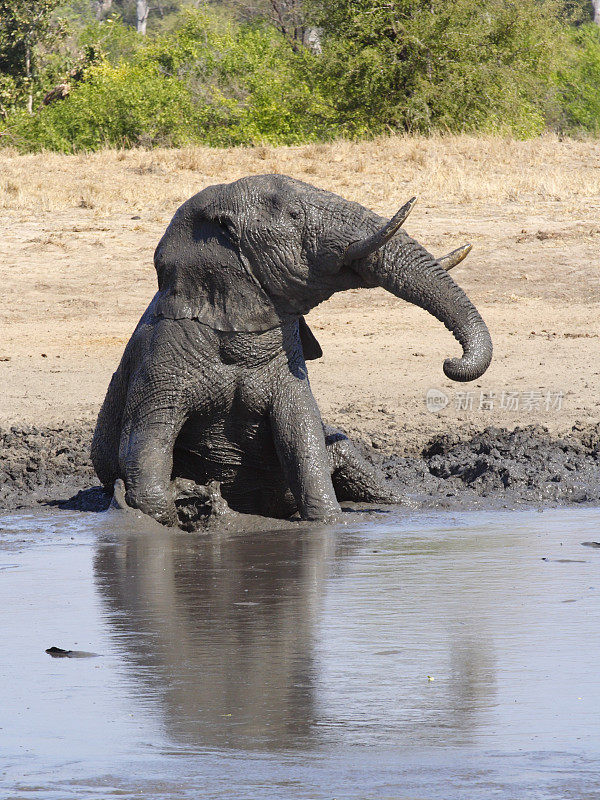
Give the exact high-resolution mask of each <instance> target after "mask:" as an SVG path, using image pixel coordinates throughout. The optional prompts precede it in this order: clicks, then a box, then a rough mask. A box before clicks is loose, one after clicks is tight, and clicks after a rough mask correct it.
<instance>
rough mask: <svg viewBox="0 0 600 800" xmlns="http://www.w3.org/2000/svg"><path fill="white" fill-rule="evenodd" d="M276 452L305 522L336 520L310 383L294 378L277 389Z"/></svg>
mask: <svg viewBox="0 0 600 800" xmlns="http://www.w3.org/2000/svg"><path fill="white" fill-rule="evenodd" d="M271 428H272V432H273V439H274V442H275V449H276V451H277V455H278V458H279V461H280V463H281V466H282V468H283V472H284V475H285V477H286V479H287V482H288V484H289V487H290V489H291V492H292V494H293V495H294V499H295V500H296V504H297V506H298V511H299V513H300V516H301V517H302V519H318V520H327V519H332V518H334V517H336V516H337V514H339V512H340V507H339V504H338V502H337V499H336V496H335V491H334V489H333V483H332V481H331V468H330V464H329V457H328V455H327V448H326V446H325V435H324V432H323V423H322V421H321V416H320V414H319V409H318V407H317V404H316V402H315V399H314V397H313V395H312V392H311V390H310V386H309V385H308V381H306V380H300V379H297V378H294V377H292V376H290V377H289V379H288V380H284V381H282V383H281V384H280V385H279V386H278V387H277V388H276V390H275V396H274V398H273V404H272V409H271Z"/></svg>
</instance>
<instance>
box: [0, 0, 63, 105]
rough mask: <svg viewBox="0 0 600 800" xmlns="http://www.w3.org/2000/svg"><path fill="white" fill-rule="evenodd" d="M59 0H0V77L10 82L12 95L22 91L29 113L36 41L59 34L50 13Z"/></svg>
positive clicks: (19, 93)
mask: <svg viewBox="0 0 600 800" xmlns="http://www.w3.org/2000/svg"><path fill="white" fill-rule="evenodd" d="M59 3H60V0H0V77H5V78H7V79H11V80H12V81H13V83H14V87H15V89H14V91H15V95H16V96H15V98H14V99H17V96H18V95H21V96H22V95H23V94H24V95H25V98H26V106H27V110H28V112H29V113H30V114H32V113H33V91H34V86H35V83H36V78H37V75H38V64H37V52H36V48H38V46H39V45H42V44H45V43H49V42H51V41H53V40H55V39H56V38H57V37H60V36H61V34H63V33H64V29H63V27H62V25H61V23H60V22H58V21H56V20H55V19H54V17H53V12H54V11H55V9H56V8H57V7H58V5H59Z"/></svg>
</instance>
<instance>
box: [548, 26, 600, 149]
mask: <svg viewBox="0 0 600 800" xmlns="http://www.w3.org/2000/svg"><path fill="white" fill-rule="evenodd" d="M571 40H572V48H571V50H570V52H569V55H570V58H569V64H568V65H567V66H566V67H565V68H564V69H562V70H560V72H559V75H558V81H557V82H558V86H559V91H560V98H561V102H560V118H559V119H558V120H557V126H558V127H559V128H561V129H562V130H567V131H572V132H573V131H577V130H583V131H587V132H589V133H593V134H596V135H598V134H600V28H599V27H598V26H597V25H593V24H591V25H583V26H582V27H581V28H578V29H576V30H574V31H573V32H572V34H571Z"/></svg>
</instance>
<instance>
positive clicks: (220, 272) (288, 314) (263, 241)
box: [153, 175, 492, 381]
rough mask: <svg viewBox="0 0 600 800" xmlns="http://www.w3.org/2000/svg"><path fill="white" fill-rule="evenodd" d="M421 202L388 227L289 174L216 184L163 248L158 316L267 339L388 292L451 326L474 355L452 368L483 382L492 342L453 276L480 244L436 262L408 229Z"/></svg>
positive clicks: (186, 210)
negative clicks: (345, 298)
mask: <svg viewBox="0 0 600 800" xmlns="http://www.w3.org/2000/svg"><path fill="white" fill-rule="evenodd" d="M413 202H414V200H411V201H409V203H407V204H406V206H404V207H403V208H402V209H401V210H400V211H399V212H398V214H397V215H396V216H395V217H394V218H393V219H392V220H391V221H389V222H388V221H386V220H385V219H383V218H382V217H379V216H378V215H377V214H374V213H373V212H372V211H369V210H367V209H366V208H364V207H363V206H361V205H359V204H358V203H354V202H350V201H348V200H344V199H343V198H341V197H339V196H337V195H335V194H333V193H331V192H328V191H324V190H321V189H317V188H315V187H313V186H310V185H308V184H306V183H303V182H301V181H298V180H294V179H292V178H289V177H285V176H281V175H260V176H253V177H247V178H242V179H241V180H238V181H236V182H234V183H232V184H223V185H218V186H210V187H208V188H206V189H204V190H203V191H201V192H199V193H198V194H197V195H195V196H194V197H192V198H191V199H190V200H188V201H187V202H186V203H184V204H183V205H182V206H181V207H180V208H179V210H178V211H177V213H176V214H175V216H174V217H173V220H172V222H171V224H170V225H169V227H168V229H167V231H166V232H165V234H164V236H163V238H162V239H161V241H160V242H159V244H158V247H157V249H156V253H155V266H156V270H157V273H158V282H159V292H158V294H157V296H156V298H155V302H154V304H153V313H154V314H155V315H156V316H158V317H165V318H171V319H182V318H192V319H197V320H198V321H200V322H202V323H204V324H206V325H208V326H210V327H212V328H214V329H216V330H220V331H232V332H233V331H238V332H259V331H266V330H269V329H271V328H275V327H277V326H280V325H282V324H285V323H286V322H291V321H293V320H298V319H301V318H302V316H303V315H304V314H306V313H307V312H309V311H310V310H311V309H312V308H314V307H315V306H316V305H318V304H319V303H321V302H322V301H323V300H326V299H327V298H329V297H331V295H333V294H334V293H335V292H338V291H343V290H345V289H350V288H360V287H363V288H368V287H375V286H381V287H383V288H385V289H387V290H388V291H389V292H391V293H392V294H394V295H395V296H396V297H399V298H402V299H403V300H408V301H409V302H411V303H414V304H415V305H418V306H420V307H421V308H424V309H425V310H427V311H429V312H430V313H431V314H433V315H434V316H435V317H437V319H439V320H440V321H441V322H443V323H444V325H446V327H447V328H448V329H449V330H450V331H451V332H452V333H453V334H454V336H455V337H456V339H457V340H458V341H459V342H460V344H461V345H462V348H463V355H462V357H461V358H452V359H447V360H446V361H445V362H444V372H445V374H446V375H447V376H448V377H449V378H451V379H453V380H457V381H469V380H474V379H476V378H478V377H479V376H480V375H482V374H483V373H484V372H485V370H486V369H487V367H488V366H489V363H490V361H491V358H492V343H491V339H490V335H489V333H488V330H487V328H486V325H485V323H484V322H483V320H482V318H481V317H480V315H479V313H478V311H477V309H476V308H475V307H474V306H473V304H472V303H471V302H470V300H469V299H468V297H467V296H466V295H465V293H464V292H463V291H462V289H461V288H460V287H459V286H458V285H457V284H456V283H455V282H454V281H453V280H452V278H451V277H450V275H449V274H448V271H447V270H448V269H449V268H451V267H452V266H454V264H456V263H458V261H460V260H462V258H463V257H464V256H465V255H466V253H467V252H468V250H469V249H470V247H469V246H467V247H465V248H461V249H460V250H459V251H455V252H454V253H452V254H450V255H449V256H447V257H446V258H445V259H441V260H437V259H436V258H434V256H432V255H431V254H430V253H429V252H427V250H425V249H424V248H423V247H422V246H421V245H420V244H418V242H416V241H415V240H414V239H411V237H410V236H408V235H407V234H406V233H405V232H404V231H403V230H401V229H400V225H401V224H402V222H403V220H404V219H405V218H406V216H407V215H408V213H409V211H410V209H411V208H412V204H413ZM301 332H302V328H301ZM305 335H306V334H305ZM314 345H316V350H317V356H318V343H316V341H315V342H314Z"/></svg>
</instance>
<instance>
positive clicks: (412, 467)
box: [0, 423, 600, 511]
mask: <svg viewBox="0 0 600 800" xmlns="http://www.w3.org/2000/svg"><path fill="white" fill-rule="evenodd" d="M91 435H92V429H91V427H90V426H89V425H77V424H73V425H71V426H62V427H61V426H56V427H52V428H39V427H35V426H30V427H13V428H10V429H8V430H2V429H0V509H4V510H11V509H16V508H31V507H35V506H36V505H38V504H40V503H51V504H55V505H60V506H63V507H66V508H71V509H77V510H82V511H97V510H104V509H106V508H107V507H108V505H109V503H110V497H108V496H107V495H106V494H105V493H104V492H103V491H102V488H101V487H99V486H98V481H97V478H96V476H95V474H94V471H93V469H92V465H91V463H90V459H89V449H90V442H91ZM398 445H399V446H398V451H401V443H398ZM361 447H362V450H363V453H364V454H365V455H366V457H367V458H368V459H369V460H370V461H372V462H373V463H374V464H376V465H378V466H379V467H380V468H382V469H383V471H384V473H385V474H386V476H387V477H388V479H389V480H390V481H394V482H396V483H398V484H399V485H400V486H401V487H402V489H403V492H404V495H405V497H406V502H407V505H409V506H411V507H414V508H418V507H421V508H432V507H435V508H477V507H480V508H483V507H488V508H493V507H518V506H520V505H523V504H536V505H540V504H542V505H562V504H571V503H588V504H594V505H597V504H598V503H600V423H599V424H596V425H593V426H587V427H583V426H575V427H574V428H573V429H572V430H571V432H570V433H569V435H567V436H564V437H562V438H557V437H553V436H551V435H550V434H549V433H548V431H547V430H546V429H544V428H541V427H534V426H531V427H523V428H515V429H514V430H512V431H509V430H506V429H505V428H486V429H485V430H484V431H482V432H480V433H477V434H475V435H474V436H472V437H470V438H465V437H461V436H458V435H452V434H446V435H438V436H435V437H433V438H432V439H431V441H430V442H429V443H428V444H427V446H426V447H425V448H424V449H423V450H422V452H421V453H420V454H419V455H417V456H411V457H403V456H398V455H391V456H390V455H384V454H382V453H381V452H380V451H379V450H376V449H374V448H372V447H370V446H368V445H366V444H363V445H361ZM388 449H389V448H388Z"/></svg>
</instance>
